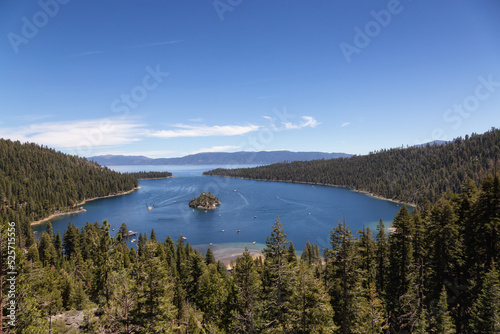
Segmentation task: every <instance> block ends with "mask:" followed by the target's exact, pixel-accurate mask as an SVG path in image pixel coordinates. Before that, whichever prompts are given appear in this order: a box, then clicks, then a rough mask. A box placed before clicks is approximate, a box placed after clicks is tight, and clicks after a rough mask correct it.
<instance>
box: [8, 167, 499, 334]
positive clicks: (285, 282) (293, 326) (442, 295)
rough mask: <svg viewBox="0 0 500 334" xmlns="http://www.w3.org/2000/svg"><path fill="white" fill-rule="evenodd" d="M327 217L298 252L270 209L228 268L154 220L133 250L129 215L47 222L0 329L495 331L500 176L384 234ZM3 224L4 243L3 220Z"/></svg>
mask: <svg viewBox="0 0 500 334" xmlns="http://www.w3.org/2000/svg"><path fill="white" fill-rule="evenodd" d="M331 226H332V229H331V232H330V242H329V245H322V246H324V247H325V249H323V254H322V255H323V256H321V254H320V250H319V247H318V245H314V244H310V243H309V242H307V244H306V245H305V247H304V252H303V254H302V257H301V258H297V256H296V254H295V248H294V245H293V243H292V242H291V241H290V240H288V239H287V238H286V231H285V230H284V228H283V225H282V224H281V222H280V220H279V219H278V220H277V222H276V224H275V225H274V226H272V227H271V229H270V231H269V232H270V234H269V236H268V237H267V239H266V246H265V247H264V249H263V251H262V253H263V255H264V258H256V259H253V258H252V256H250V254H249V253H248V252H245V253H243V254H242V256H241V257H240V258H239V259H238V260H236V262H235V263H233V267H232V272H231V273H228V272H227V271H226V268H225V266H223V265H222V264H221V263H220V262H217V260H216V259H215V258H214V255H213V253H212V251H211V249H208V251H207V253H206V254H205V255H203V254H201V253H199V252H198V251H196V250H195V249H193V247H192V246H191V245H189V244H187V243H185V241H184V240H183V238H179V239H178V240H177V242H174V240H173V239H172V238H170V237H167V238H166V239H165V240H158V239H157V238H156V236H155V232H154V230H152V231H151V233H150V234H149V237H148V236H146V235H145V234H140V235H139V237H138V242H137V244H134V245H136V246H137V248H136V247H131V248H129V246H128V244H127V243H126V242H125V240H124V239H123V235H125V236H126V235H127V234H128V232H127V231H128V228H127V226H126V225H125V224H122V227H121V228H120V231H119V232H117V233H116V236H114V235H110V231H109V229H110V225H109V224H107V222H103V223H102V224H99V223H97V222H96V223H94V224H90V223H87V224H86V225H85V226H83V227H82V228H81V229H78V228H77V227H75V226H74V225H72V224H70V225H69V227H68V229H67V230H66V232H64V241H63V239H62V237H61V235H60V234H59V232H57V233H54V231H53V230H52V227H51V225H50V224H48V225H47V229H46V231H45V232H43V233H42V235H41V237H40V240H39V241H38V242H37V243H36V244H33V245H31V246H30V247H29V248H28V249H26V252H24V251H23V249H20V248H18V249H17V252H16V271H17V276H16V289H17V290H16V291H17V294H16V296H15V297H13V300H15V303H16V305H17V310H18V312H19V313H18V317H17V319H16V326H15V327H10V326H8V325H7V320H6V321H5V322H4V324H5V325H6V326H5V331H4V333H19V334H25V333H48V332H50V331H51V332H52V333H69V332H71V329H70V328H68V326H67V325H65V323H64V321H61V320H56V318H55V317H54V315H56V314H60V313H61V312H64V313H65V314H66V315H67V316H70V315H71V314H84V316H83V317H82V318H81V319H82V320H81V321H79V322H78V326H79V328H78V332H82V333H109V334H112V333H195V334H202V333H301V334H305V333H328V334H331V333H335V334H336V333H338V334H345V333H349V334H351V333H352V334H354V333H387V334H395V333H422V334H423V333H449V334H452V333H474V334H490V333H491V334H493V333H499V332H500V321H499V319H500V280H499V274H498V272H499V263H500V178H499V176H498V175H497V176H496V177H492V176H488V177H486V179H485V180H484V182H482V185H481V187H480V188H479V189H477V188H476V187H475V184H474V182H473V181H471V180H467V181H466V182H465V183H464V184H463V186H462V191H461V193H460V194H454V193H451V192H448V193H446V194H444V195H443V196H442V197H440V199H439V200H438V201H437V202H436V203H435V204H433V205H431V204H430V203H429V202H425V203H424V205H422V207H421V208H420V209H418V210H413V211H412V212H411V213H410V212H409V211H408V210H407V208H406V207H405V206H403V207H402V209H401V210H400V212H399V213H398V214H397V215H396V217H395V219H394V223H393V227H394V229H395V232H394V233H391V234H389V235H387V232H386V229H385V226H384V223H383V222H382V221H380V222H379V224H378V226H377V231H370V229H365V230H363V231H351V230H349V227H348V226H346V225H345V224H344V222H342V221H340V222H338V223H336V222H333V221H332V222H331ZM0 228H1V229H2V231H1V232H2V233H1V234H0V236H1V238H0V244H2V245H6V244H7V235H8V231H10V230H9V225H8V224H7V223H6V222H3V223H2V224H0ZM300 246H301V248H302V245H300ZM2 249H3V253H2V256H3V261H6V260H7V251H6V247H3V248H2ZM4 263H6V262H4ZM1 274H2V271H0V276H1ZM0 279H1V277H0ZM8 289H9V287H8V285H7V284H5V285H4V299H3V305H4V312H9V310H8V309H7V305H9V304H8V302H9V299H8V298H7V295H8ZM4 314H7V313H4ZM6 319H7V318H6ZM75 332H76V331H75V330H73V332H72V333H75Z"/></svg>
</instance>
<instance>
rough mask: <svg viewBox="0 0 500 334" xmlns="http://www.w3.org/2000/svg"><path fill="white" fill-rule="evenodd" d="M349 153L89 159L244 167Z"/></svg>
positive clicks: (112, 163)
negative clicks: (243, 165) (244, 165)
mask: <svg viewBox="0 0 500 334" xmlns="http://www.w3.org/2000/svg"><path fill="white" fill-rule="evenodd" d="M351 156H352V154H347V153H324V152H290V151H260V152H244V151H241V152H207V153H197V154H191V155H186V156H184V157H179V158H157V159H153V158H148V157H145V156H141V155H139V156H129V155H100V156H94V157H90V158H88V160H91V161H94V162H97V163H98V164H100V165H103V166H119V165H210V164H219V165H220V164H224V165H232V164H234V165H242V164H266V165H267V164H273V163H278V162H284V161H288V162H291V161H309V160H318V159H336V158H349V157H351Z"/></svg>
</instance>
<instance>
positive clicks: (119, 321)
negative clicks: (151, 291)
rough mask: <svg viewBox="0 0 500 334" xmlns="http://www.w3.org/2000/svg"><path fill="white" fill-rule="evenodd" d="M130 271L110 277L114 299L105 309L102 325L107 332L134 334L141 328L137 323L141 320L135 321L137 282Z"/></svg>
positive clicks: (116, 273)
mask: <svg viewBox="0 0 500 334" xmlns="http://www.w3.org/2000/svg"><path fill="white" fill-rule="evenodd" d="M130 274H131V273H130V272H129V271H128V270H122V271H120V272H113V273H112V274H111V277H110V285H111V289H112V290H113V294H112V296H113V298H111V302H110V303H109V305H108V306H107V307H106V308H105V309H104V314H103V316H102V318H101V323H102V326H103V327H104V328H106V330H109V331H110V332H114V333H121V332H124V333H132V332H133V331H135V330H138V329H139V328H140V327H139V326H137V323H138V322H140V319H134V318H133V316H134V314H137V302H138V294H137V287H136V284H135V281H134V280H133V279H132V278H131V275H130Z"/></svg>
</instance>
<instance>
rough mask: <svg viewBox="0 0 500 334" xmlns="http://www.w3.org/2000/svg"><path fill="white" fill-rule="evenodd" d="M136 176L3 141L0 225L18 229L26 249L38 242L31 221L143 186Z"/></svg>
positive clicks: (33, 146) (0, 148)
mask: <svg viewBox="0 0 500 334" xmlns="http://www.w3.org/2000/svg"><path fill="white" fill-rule="evenodd" d="M137 185H138V182H137V179H136V178H135V177H134V176H133V175H126V174H120V173H117V172H113V171H111V170H109V169H108V168H106V167H101V166H99V165H98V164H95V163H92V162H89V161H87V160H86V159H84V158H79V157H76V156H71V155H67V154H63V153H60V152H56V151H55V150H54V149H50V148H47V147H43V146H40V145H37V144H33V143H26V144H21V143H20V142H12V141H10V140H4V139H0V220H2V221H9V222H10V221H13V222H16V224H18V227H19V229H18V230H19V231H21V232H22V233H21V234H20V235H19V236H20V238H21V240H20V241H19V242H20V245H24V244H26V245H27V246H29V245H31V244H32V243H33V242H34V240H33V236H32V233H31V228H30V222H32V221H35V220H38V219H42V218H45V217H47V216H49V215H50V214H53V213H54V212H57V211H66V210H71V209H73V208H74V207H75V206H76V205H77V204H78V203H80V202H82V201H83V200H85V199H89V198H95V197H101V196H107V195H110V194H118V193H120V192H124V191H128V190H131V189H133V188H135V187H137Z"/></svg>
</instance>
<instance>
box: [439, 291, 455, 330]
mask: <svg viewBox="0 0 500 334" xmlns="http://www.w3.org/2000/svg"><path fill="white" fill-rule="evenodd" d="M434 322H435V325H434V326H435V331H434V332H435V333H437V334H455V333H456V330H455V325H454V324H453V320H452V318H451V316H450V312H449V311H448V295H447V293H446V287H445V286H444V285H443V289H442V290H441V294H440V295H439V302H438V304H437V309H436V316H435V320H434Z"/></svg>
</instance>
